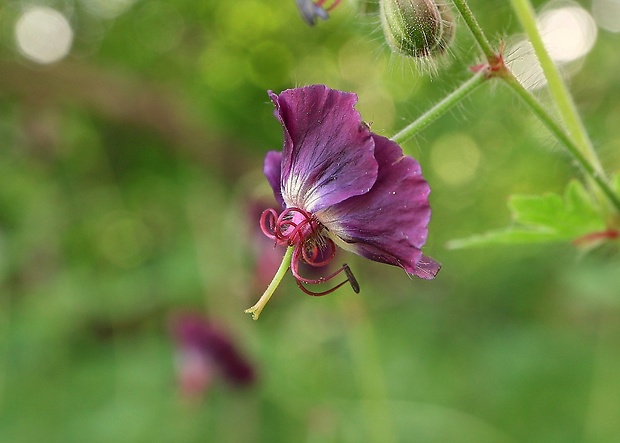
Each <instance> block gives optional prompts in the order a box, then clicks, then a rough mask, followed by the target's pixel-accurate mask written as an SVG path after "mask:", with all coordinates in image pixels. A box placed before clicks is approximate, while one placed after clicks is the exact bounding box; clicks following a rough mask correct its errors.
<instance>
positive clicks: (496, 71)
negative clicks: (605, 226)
mask: <svg viewBox="0 0 620 443" xmlns="http://www.w3.org/2000/svg"><path fill="white" fill-rule="evenodd" d="M453 2H454V6H455V7H456V9H458V11H459V13H460V14H461V16H462V17H463V21H464V22H465V24H466V26H467V27H468V28H469V30H470V32H471V33H472V34H473V36H474V38H475V39H476V41H477V42H478V45H479V46H480V48H481V50H482V52H483V53H484V56H485V57H486V59H487V62H488V64H489V66H490V67H491V68H493V72H492V73H491V74H492V76H493V77H498V78H501V79H502V80H504V82H505V83H506V84H507V85H508V86H510V87H511V88H512V90H513V91H514V92H516V93H517V95H519V96H520V97H521V99H522V100H523V101H524V102H525V104H527V105H528V106H529V108H530V110H531V111H532V112H533V113H534V114H535V115H536V116H537V117H538V118H539V119H540V120H541V122H542V123H543V124H544V125H545V126H546V127H547V128H548V129H549V130H550V131H551V133H552V134H553V135H554V136H555V137H556V138H557V139H558V140H559V141H560V143H562V144H563V145H564V147H565V148H566V150H567V151H568V153H569V154H570V155H571V157H572V158H573V159H574V160H575V161H576V162H577V163H578V164H579V166H580V167H581V168H582V170H583V171H584V173H585V174H586V176H587V177H588V178H589V179H590V180H591V181H592V182H593V183H594V184H595V185H596V186H597V187H598V189H599V190H600V192H602V193H603V194H604V195H605V197H607V200H608V201H609V202H610V203H611V205H612V206H613V207H614V208H615V210H616V212H620V197H619V196H618V195H616V193H615V192H614V191H613V190H612V188H611V186H610V185H609V182H608V180H607V177H606V176H605V173H604V172H603V169H602V167H601V164H600V161H599V159H598V157H597V155H596V152H595V151H594V149H593V148H592V144H591V142H590V140H589V138H588V135H587V133H586V131H585V129H584V127H583V124H582V122H581V119H580V118H579V115H578V113H577V110H576V108H575V105H574V103H573V102H572V99H571V96H570V94H569V92H568V91H567V89H566V86H565V85H564V82H563V81H562V79H561V77H560V74H559V72H558V71H557V68H556V67H555V65H554V64H553V61H552V60H551V58H550V57H549V54H548V53H547V51H546V49H545V47H544V45H543V43H542V38H541V37H540V34H539V32H538V29H537V28H536V19H535V16H534V10H533V8H532V6H531V4H530V2H529V0H512V5H513V8H514V10H515V11H516V13H517V15H518V16H519V20H520V21H521V24H522V26H523V27H524V29H525V30H526V32H527V34H528V37H529V38H530V40H531V42H532V45H533V46H534V49H535V51H536V55H537V56H538V58H539V60H540V62H541V65H542V66H543V70H544V73H545V76H546V77H547V81H548V83H549V87H550V89H551V92H552V94H553V98H554V100H555V102H556V105H557V107H558V110H559V111H560V113H561V115H562V118H563V119H564V120H565V122H566V125H567V127H568V129H569V132H570V135H568V134H567V133H566V132H565V131H564V129H563V128H562V127H561V126H560V125H559V124H558V123H557V122H556V121H555V120H554V119H553V117H552V116H551V115H550V114H549V112H548V111H547V110H546V109H545V108H544V107H543V106H542V105H541V104H540V103H539V102H538V100H537V99H536V98H535V97H534V96H533V95H531V94H530V93H529V92H528V91H527V90H526V89H525V88H524V87H523V85H521V83H519V81H518V80H517V79H516V78H515V76H514V75H513V74H512V73H511V72H510V71H509V70H508V69H507V67H506V66H505V64H504V61H503V58H502V56H501V53H498V52H496V51H495V50H494V49H493V47H492V46H491V44H490V43H489V39H488V38H487V37H486V35H485V34H484V31H483V30H482V28H481V27H480V25H479V24H478V21H477V20H476V18H475V17H474V14H473V12H472V11H471V9H470V8H469V5H468V4H467V1H466V0H453ZM575 140H576V141H575Z"/></svg>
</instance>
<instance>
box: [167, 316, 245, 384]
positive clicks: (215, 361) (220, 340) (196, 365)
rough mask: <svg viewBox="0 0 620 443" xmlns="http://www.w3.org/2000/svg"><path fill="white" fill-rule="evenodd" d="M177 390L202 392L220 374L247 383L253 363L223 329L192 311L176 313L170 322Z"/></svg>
mask: <svg viewBox="0 0 620 443" xmlns="http://www.w3.org/2000/svg"><path fill="white" fill-rule="evenodd" d="M172 335H173V338H174V341H175V344H176V350H177V354H178V355H177V357H178V374H179V383H180V386H181V391H182V392H183V393H184V394H185V395H188V396H195V395H198V394H202V393H203V392H205V391H206V390H207V389H208V387H209V385H210V384H211V382H212V381H213V379H215V378H217V377H223V378H224V379H225V380H227V381H228V382H230V383H231V384H233V385H236V386H244V385H249V384H251V383H252V382H253V381H254V379H255V374H254V369H253V367H252V366H251V365H250V364H249V363H248V362H247V361H246V360H245V358H243V356H242V355H241V354H240V353H239V352H238V351H237V349H236V347H235V346H234V345H233V343H232V341H231V340H230V338H229V337H228V335H227V334H226V333H224V331H223V330H221V329H220V328H218V327H216V326H215V325H214V324H213V323H211V322H209V321H207V320H205V319H204V318H203V317H201V316H199V315H195V314H184V315H179V316H178V317H177V318H175V319H174V321H173V324H172Z"/></svg>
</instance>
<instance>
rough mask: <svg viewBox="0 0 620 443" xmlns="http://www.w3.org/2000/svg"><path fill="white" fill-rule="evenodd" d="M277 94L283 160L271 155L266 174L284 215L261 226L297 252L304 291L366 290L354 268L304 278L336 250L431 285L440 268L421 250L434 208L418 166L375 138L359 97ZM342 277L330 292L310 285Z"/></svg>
mask: <svg viewBox="0 0 620 443" xmlns="http://www.w3.org/2000/svg"><path fill="white" fill-rule="evenodd" d="M269 95H270V97H271V99H272V101H273V103H274V104H275V112H274V114H275V116H276V117H277V118H278V120H279V121H280V123H281V124H282V128H283V130H284V144H283V148H282V152H276V151H270V152H268V153H267V155H266V157H265V164H264V172H265V175H266V177H267V180H268V181H269V184H270V185H271V187H272V188H273V192H274V195H275V197H276V200H277V201H278V202H279V203H280V204H281V205H282V208H283V211H282V212H281V213H280V214H278V213H277V211H275V210H273V209H270V210H269V209H268V210H266V211H265V212H263V214H262V216H261V223H260V224H261V228H262V230H263V232H264V233H265V235H267V236H268V237H270V238H271V239H272V240H274V241H275V242H276V243H277V244H280V245H285V246H289V247H293V248H294V249H293V255H292V262H291V272H292V274H293V276H294V277H295V280H296V281H297V283H298V285H299V287H300V288H301V289H302V290H304V291H305V292H306V293H308V294H310V295H324V294H327V293H329V292H331V291H333V290H334V289H336V288H338V287H340V286H342V285H343V284H345V283H346V282H347V281H348V282H349V283H350V284H351V286H352V287H353V289H354V290H355V292H358V291H359V286H358V284H357V282H356V280H355V278H354V277H353V274H352V272H351V270H350V269H349V267H348V266H347V265H346V264H345V265H343V266H342V267H341V268H340V269H338V270H337V271H336V272H334V273H333V274H331V275H328V276H325V277H321V278H318V279H309V278H304V277H302V276H301V275H300V274H299V264H300V262H305V263H308V264H310V265H313V266H324V265H325V264H327V263H329V261H331V259H332V258H333V256H334V253H335V251H336V245H338V246H340V247H342V248H343V249H346V250H349V251H352V252H354V253H356V254H358V255H361V256H362V257H366V258H369V259H371V260H374V261H377V262H381V263H387V264H390V265H395V266H400V267H401V268H403V269H404V270H405V271H406V272H407V273H409V274H411V275H416V276H418V277H420V278H423V279H433V278H434V277H435V275H436V274H437V272H438V271H439V269H440V265H439V263H437V262H436V261H434V260H433V259H431V258H429V257H427V256H425V255H423V254H422V251H421V248H422V246H424V243H425V242H426V236H427V233H428V223H429V220H430V216H431V209H430V206H429V203H428V195H429V193H430V188H429V185H428V183H427V182H426V181H425V180H424V178H423V177H422V172H421V170H420V165H419V163H418V162H417V161H416V160H414V159H413V158H411V157H409V156H405V155H404V154H403V151H402V149H401V148H400V146H399V145H398V144H397V143H395V142H393V141H391V140H390V139H388V138H385V137H382V136H380V135H377V134H374V133H372V132H370V129H369V128H368V126H367V125H366V124H365V123H363V122H362V120H361V117H360V115H359V113H358V112H357V111H356V110H355V109H354V106H355V103H356V102H357V96H356V95H355V94H353V93H347V92H342V91H337V90H332V89H329V88H328V87H326V86H323V85H314V86H307V87H303V88H295V89H289V90H286V91H284V92H282V93H281V94H280V95H276V94H274V93H273V92H271V91H270V92H269ZM342 272H344V273H345V275H346V277H347V279H346V280H345V281H343V282H341V283H340V284H338V285H337V286H336V287H334V288H332V289H330V290H327V291H324V292H312V291H310V290H308V289H307V288H306V287H305V286H304V284H316V283H322V282H324V281H327V280H330V279H332V278H333V277H335V276H336V275H338V274H340V273H342Z"/></svg>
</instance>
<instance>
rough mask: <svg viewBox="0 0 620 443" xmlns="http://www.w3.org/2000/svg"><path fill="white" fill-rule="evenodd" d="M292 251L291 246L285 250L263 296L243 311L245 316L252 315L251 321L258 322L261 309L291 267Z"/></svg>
mask: <svg viewBox="0 0 620 443" xmlns="http://www.w3.org/2000/svg"><path fill="white" fill-rule="evenodd" d="M293 249H294V247H293V246H289V247H288V248H286V253H285V254H284V257H283V258H282V263H280V267H279V268H278V271H277V272H276V275H274V276H273V280H271V283H269V286H267V289H266V290H265V292H263V295H261V297H260V298H259V299H258V301H257V302H256V304H255V305H254V306H252V307H251V308H248V309H246V310H245V313H246V314H252V319H253V320H258V317H259V316H260V313H261V312H262V310H263V308H264V307H265V305H266V304H267V302H268V301H269V299H270V298H271V296H272V295H273V293H274V291H275V290H276V288H277V287H278V285H279V284H280V282H281V281H282V278H284V275H285V274H286V271H288V268H289V267H290V266H291V259H292V258H293Z"/></svg>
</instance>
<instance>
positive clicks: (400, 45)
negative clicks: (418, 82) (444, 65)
mask: <svg viewBox="0 0 620 443" xmlns="http://www.w3.org/2000/svg"><path fill="white" fill-rule="evenodd" d="M380 6H381V8H380V15H381V25H382V26H383V33H384V34H385V38H386V40H387V42H388V44H389V46H390V48H392V50H393V51H394V52H397V53H399V54H401V55H404V56H407V57H429V56H433V55H439V54H443V53H444V52H445V50H446V48H447V46H448V45H449V44H450V42H451V41H452V37H453V36H454V18H453V16H452V13H451V12H450V8H449V7H448V5H446V4H439V3H437V2H435V1H432V0H382V1H381V5H380Z"/></svg>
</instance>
